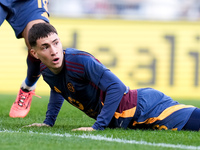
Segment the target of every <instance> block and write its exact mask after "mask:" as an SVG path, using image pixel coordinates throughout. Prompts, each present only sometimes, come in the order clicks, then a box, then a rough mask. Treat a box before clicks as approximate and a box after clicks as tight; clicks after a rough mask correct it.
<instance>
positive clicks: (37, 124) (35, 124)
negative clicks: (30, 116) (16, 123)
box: [22, 123, 49, 128]
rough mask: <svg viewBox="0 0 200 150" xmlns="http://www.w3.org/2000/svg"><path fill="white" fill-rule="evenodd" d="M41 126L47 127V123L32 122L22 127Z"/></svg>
mask: <svg viewBox="0 0 200 150" xmlns="http://www.w3.org/2000/svg"><path fill="white" fill-rule="evenodd" d="M42 126H46V127H49V125H47V124H45V123H33V124H30V125H27V126H23V127H22V128H24V127H42Z"/></svg>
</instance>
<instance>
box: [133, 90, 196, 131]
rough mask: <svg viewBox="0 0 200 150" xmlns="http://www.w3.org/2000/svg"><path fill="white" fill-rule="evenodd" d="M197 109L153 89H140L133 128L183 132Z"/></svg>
mask: <svg viewBox="0 0 200 150" xmlns="http://www.w3.org/2000/svg"><path fill="white" fill-rule="evenodd" d="M194 109H196V107H194V106H191V105H183V104H179V103H178V102H176V101H174V100H173V99H172V98H171V97H169V96H167V95H165V94H164V93H162V92H160V91H157V90H155V89H152V88H144V89H138V98H137V108H136V112H135V114H134V117H133V123H132V127H133V128H145V129H160V130H161V129H165V130H167V129H171V130H181V129H182V128H183V127H184V125H185V124H186V123H187V121H188V119H189V118H190V116H191V114H192V112H193V111H194Z"/></svg>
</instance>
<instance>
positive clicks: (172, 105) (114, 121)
mask: <svg viewBox="0 0 200 150" xmlns="http://www.w3.org/2000/svg"><path fill="white" fill-rule="evenodd" d="M28 40H29V43H30V45H31V50H30V52H31V54H32V55H33V56H34V57H35V58H37V59H40V60H41V62H42V63H41V65H40V69H41V74H42V75H43V79H44V80H45V81H46V82H47V83H48V84H49V86H50V88H51V93H50V100H49V104H48V110H47V112H46V119H45V120H44V122H43V123H34V124H32V125H28V127H30V126H53V125H54V123H55V121H56V117H57V115H58V113H59V111H60V108H61V106H62V104H63V101H64V98H65V99H66V100H67V101H68V102H69V103H71V104H72V105H74V106H75V107H77V108H78V109H80V110H81V111H83V112H84V113H86V114H87V115H88V116H89V117H91V118H94V119H96V122H95V123H94V124H93V125H92V126H91V127H81V128H78V129H73V131H76V130H82V131H93V130H103V129H105V128H106V127H109V128H133V129H137V128H141V129H160V130H161V129H164V130H167V129H171V130H195V131H198V130H199V128H200V109H199V108H196V107H194V106H191V105H183V104H179V103H178V102H176V101H174V100H172V98H171V97H169V96H167V95H165V94H163V93H162V92H160V91H157V90H155V89H152V88H141V89H135V90H130V89H129V88H128V87H127V86H125V85H124V84H123V82H122V81H121V80H120V79H119V78H118V77H117V76H115V75H114V74H113V73H112V72H111V71H110V70H109V69H107V68H106V67H105V66H104V65H103V64H101V63H100V62H99V61H98V60H97V59H96V58H95V57H94V56H92V55H91V54H89V53H87V52H84V51H80V50H77V49H73V48H68V49H66V50H64V51H63V49H62V44H61V42H60V39H59V37H58V34H57V31H56V29H55V28H54V27H53V26H52V25H50V24H47V23H39V24H35V25H33V27H32V28H31V29H30V31H29V36H28Z"/></svg>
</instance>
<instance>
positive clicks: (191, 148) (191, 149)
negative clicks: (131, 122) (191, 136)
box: [0, 130, 200, 150]
mask: <svg viewBox="0 0 200 150" xmlns="http://www.w3.org/2000/svg"><path fill="white" fill-rule="evenodd" d="M0 133H25V134H38V135H47V136H54V137H76V138H82V139H90V140H98V141H109V142H117V143H128V144H136V145H147V146H156V147H166V148H174V149H177V148H178V149H189V150H200V146H191V145H181V144H167V143H151V142H146V141H136V140H126V139H120V138H112V137H106V136H101V135H92V134H81V135H77V134H69V133H65V134H60V133H41V132H32V131H29V132H20V131H10V130H4V131H0Z"/></svg>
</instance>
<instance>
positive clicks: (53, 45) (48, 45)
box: [31, 33, 63, 74]
mask: <svg viewBox="0 0 200 150" xmlns="http://www.w3.org/2000/svg"><path fill="white" fill-rule="evenodd" d="M31 53H32V54H33V55H34V57H36V58H37V59H40V60H41V61H42V63H43V64H45V65H46V66H47V67H48V68H49V69H50V70H51V71H52V72H53V73H55V74H58V73H59V72H60V71H61V70H62V67H63V49H62V44H61V42H60V39H59V37H58V35H57V34H55V33H52V34H50V35H49V36H48V37H45V38H40V39H38V40H37V46H36V47H34V48H33V49H32V50H31Z"/></svg>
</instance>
